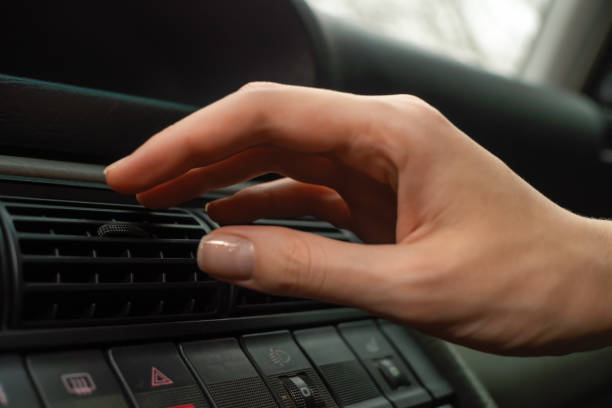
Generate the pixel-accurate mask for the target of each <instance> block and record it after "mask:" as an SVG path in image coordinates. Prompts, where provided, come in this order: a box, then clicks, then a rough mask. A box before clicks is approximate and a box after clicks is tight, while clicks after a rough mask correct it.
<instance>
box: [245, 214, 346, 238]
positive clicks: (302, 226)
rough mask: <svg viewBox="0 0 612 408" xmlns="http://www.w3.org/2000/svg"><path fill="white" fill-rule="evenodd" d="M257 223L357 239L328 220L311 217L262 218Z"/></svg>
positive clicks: (325, 235)
mask: <svg viewBox="0 0 612 408" xmlns="http://www.w3.org/2000/svg"><path fill="white" fill-rule="evenodd" d="M254 224H255V225H274V226H279V227H287V228H292V229H296V230H300V231H304V232H311V233H313V234H317V235H322V236H324V237H327V238H332V239H337V240H340V241H347V242H351V241H355V239H354V238H353V236H352V235H351V234H350V233H349V232H348V231H345V230H341V229H338V228H336V227H334V226H333V225H331V224H330V223H328V222H324V221H319V220H317V219H315V218H311V217H303V218H300V219H293V220H270V219H261V220H257V221H255V222H254Z"/></svg>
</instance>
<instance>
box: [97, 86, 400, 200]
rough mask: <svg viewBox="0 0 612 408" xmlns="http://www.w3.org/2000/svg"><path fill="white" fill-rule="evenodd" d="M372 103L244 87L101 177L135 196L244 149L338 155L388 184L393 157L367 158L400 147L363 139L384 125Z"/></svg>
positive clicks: (274, 88) (299, 89) (317, 93)
mask: <svg viewBox="0 0 612 408" xmlns="http://www.w3.org/2000/svg"><path fill="white" fill-rule="evenodd" d="M369 101H371V99H368V98H366V97H363V96H358V95H352V94H345V93H340V92H334V91H328V90H321V89H314V88H304V87H298V86H284V85H271V86H263V87H262V86H260V87H247V88H246V90H242V91H238V92H235V93H233V94H231V95H229V96H227V97H225V98H223V99H221V100H219V101H217V102H215V103H213V104H211V105H209V106H207V107H205V108H203V109H201V110H199V111H198V112H195V113H193V114H192V115H190V116H188V117H186V118H185V119H183V120H181V121H179V122H177V123H176V124H175V125H173V126H170V127H169V128H167V129H165V130H163V131H161V132H160V133H158V134H157V135H155V136H153V137H152V138H151V139H149V140H148V141H147V142H146V143H145V144H143V145H142V146H141V147H140V148H138V149H137V150H136V151H135V152H134V153H132V154H131V155H129V156H127V157H126V158H124V159H122V160H120V161H118V162H116V163H114V164H112V165H111V166H109V167H108V168H107V169H106V179H107V182H108V184H109V185H110V186H111V187H112V188H113V189H115V190H117V191H120V192H122V193H138V192H142V191H145V190H148V189H150V188H152V187H154V186H156V185H158V184H160V183H163V182H165V181H168V180H171V179H174V178H176V177H178V176H180V175H181V174H183V173H185V172H186V171H188V170H190V169H192V168H195V167H202V166H206V165H209V164H212V163H215V162H218V161H220V160H222V159H225V158H227V157H230V156H232V155H233V154H235V153H237V152H240V151H243V150H245V149H247V148H249V147H252V146H257V145H261V144H272V145H275V146H278V147H283V148H286V149H289V150H293V151H298V152H305V153H334V154H339V156H341V157H343V158H344V159H347V158H348V159H350V160H349V161H351V160H352V161H353V163H352V164H353V165H355V166H357V167H359V166H362V167H363V166H366V165H370V164H373V163H375V164H376V167H377V169H378V170H377V171H374V170H373V171H372V172H371V173H373V174H374V177H375V178H377V179H379V180H384V181H388V180H389V179H390V176H391V175H390V174H387V173H388V172H389V171H391V170H392V169H391V168H390V167H392V166H389V160H390V158H388V157H383V158H382V159H380V160H376V161H370V163H368V160H366V158H367V157H371V156H372V155H373V154H375V151H376V152H378V151H380V152H388V151H391V152H394V151H398V149H389V147H388V146H380V143H377V142H376V141H372V138H371V136H372V135H368V138H367V142H366V141H365V139H364V136H363V135H362V133H363V129H371V123H374V122H375V121H381V118H380V114H377V113H376V112H373V110H372V109H371V104H370V103H369ZM339 107H342V108H341V109H339ZM382 120H383V121H384V119H382ZM381 165H382V170H381V168H380V167H381Z"/></svg>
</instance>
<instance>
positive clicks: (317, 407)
mask: <svg viewBox="0 0 612 408" xmlns="http://www.w3.org/2000/svg"><path fill="white" fill-rule="evenodd" d="M390 328H391V329H390ZM381 329H382V330H381ZM405 335H408V332H407V331H406V330H405V329H402V328H400V327H399V326H395V325H391V324H390V323H387V322H382V321H381V322H376V321H374V320H363V321H357V322H350V323H342V324H339V325H337V326H331V325H330V326H323V327H315V328H307V329H302V330H296V331H293V332H291V331H288V330H282V331H273V332H266V333H256V334H246V335H243V336H239V337H232V338H221V339H207V340H201V341H185V342H179V343H172V342H165V343H152V344H144V345H140V344H138V345H125V346H119V347H110V348H108V349H104V350H101V349H89V350H74V351H72V350H69V351H59V352H51V353H49V352H46V353H29V354H27V355H25V356H18V355H14V354H6V355H0V407H2V408H8V407H11V408H12V407H32V408H35V407H49V408H69V407H70V408H73V407H74V408H79V407H87V408H91V407H94V408H96V407H119V408H120V407H141V408H149V407H154V408H208V407H218V408H230V407H231V408H247V407H262V408H273V407H282V408H336V407H351V408H391V407H396V408H408V407H436V408H437V407H441V406H443V405H444V406H445V407H448V406H450V405H445V404H450V403H452V398H453V389H452V387H451V386H450V385H449V383H448V382H446V380H445V379H444V377H443V376H442V375H441V374H440V373H439V372H438V371H437V369H436V368H435V367H434V366H433V365H423V364H421V362H422V361H423V359H426V358H427V357H426V356H425V354H424V353H423V351H422V350H421V349H420V348H419V347H418V346H417V345H416V343H414V344H408V346H407V343H406V341H405V337H404V336H405ZM400 342H401V347H398V346H397V345H396V344H395V343H398V344H400ZM408 343H409V342H408ZM412 361H415V362H416V363H415V364H412V363H411V362H412ZM429 383H431V384H432V385H433V386H431V387H430V386H429Z"/></svg>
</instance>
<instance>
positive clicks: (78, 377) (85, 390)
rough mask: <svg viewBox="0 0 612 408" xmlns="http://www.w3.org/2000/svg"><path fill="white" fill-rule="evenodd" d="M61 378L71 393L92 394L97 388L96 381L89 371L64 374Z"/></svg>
mask: <svg viewBox="0 0 612 408" xmlns="http://www.w3.org/2000/svg"><path fill="white" fill-rule="evenodd" d="M60 378H61V380H62V384H64V388H65V389H66V391H67V392H68V393H69V394H74V395H80V396H81V395H91V394H92V393H93V392H94V391H95V390H96V383H94V380H93V378H91V375H89V373H70V374H62V375H61V376H60Z"/></svg>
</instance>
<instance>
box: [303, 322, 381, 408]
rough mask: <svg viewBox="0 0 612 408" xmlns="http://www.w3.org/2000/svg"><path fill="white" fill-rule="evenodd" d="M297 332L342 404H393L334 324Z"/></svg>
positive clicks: (378, 406) (373, 407) (376, 407)
mask: <svg viewBox="0 0 612 408" xmlns="http://www.w3.org/2000/svg"><path fill="white" fill-rule="evenodd" d="M293 334H294V336H295V339H296V341H297V343H298V344H299V345H300V347H301V348H302V350H304V352H305V353H306V354H307V355H308V357H310V360H311V361H312V362H313V364H314V366H315V367H316V368H317V370H318V371H319V373H320V374H321V377H322V378H323V379H324V380H325V382H326V383H327V385H328V386H329V388H330V391H331V392H332V393H333V395H334V397H335V398H336V401H337V402H338V405H340V406H343V407H354V406H359V407H368V408H391V404H390V403H389V401H388V400H387V399H386V398H385V397H384V396H382V394H381V393H380V390H379V389H378V387H377V386H376V384H374V382H373V381H372V378H371V377H370V375H369V374H368V373H367V371H366V370H365V369H364V368H363V366H362V365H361V363H360V362H359V361H358V360H357V357H355V354H354V353H353V352H352V351H351V350H350V349H349V347H348V346H347V345H346V343H345V342H344V341H343V340H342V338H341V337H340V335H339V334H338V331H337V330H336V329H335V328H334V327H332V326H326V327H317V328H313V329H305V330H298V331H296V332H294V333H293Z"/></svg>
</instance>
